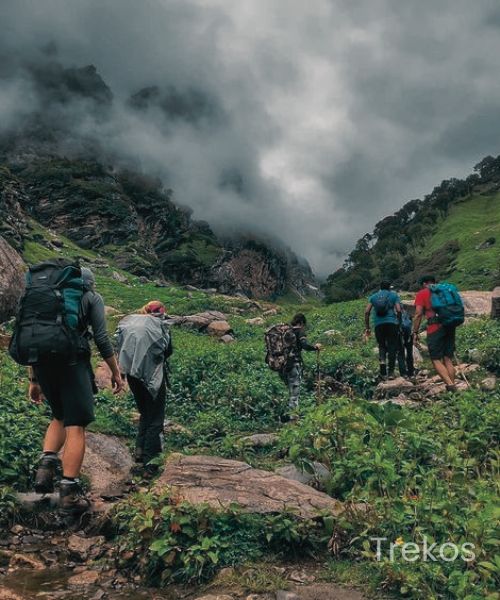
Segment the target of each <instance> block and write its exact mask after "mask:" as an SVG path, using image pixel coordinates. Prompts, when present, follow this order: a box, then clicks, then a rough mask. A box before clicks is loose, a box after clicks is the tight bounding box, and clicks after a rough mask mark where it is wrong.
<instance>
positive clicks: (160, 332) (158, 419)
mask: <svg viewBox="0 0 500 600" xmlns="http://www.w3.org/2000/svg"><path fill="white" fill-rule="evenodd" d="M165 312H166V311H165V306H164V305H163V304H162V303H161V302H159V301H157V300H153V301H151V302H149V303H148V304H146V305H145V306H144V307H143V308H142V309H141V311H140V313H141V314H133V315H128V316H127V317H125V318H123V319H122V320H121V321H120V323H119V324H118V329H117V331H116V334H115V340H116V344H117V350H118V362H119V364H120V369H121V372H122V373H124V374H125V375H126V376H127V381H128V384H129V386H130V390H131V392H132V394H133V395H134V399H135V402H136V405H137V410H138V411H139V413H140V420H139V429H138V432H137V438H136V448H135V459H136V463H137V466H138V467H139V469H141V470H142V471H143V473H142V474H143V475H144V477H146V478H150V477H152V476H154V475H155V474H156V472H157V471H158V468H157V466H155V465H151V464H149V463H150V461H151V460H152V459H154V458H155V457H156V456H158V454H160V452H161V450H162V433H163V421H164V419H165V402H166V394H167V385H168V377H167V359H168V358H169V357H170V356H171V354H172V339H171V337H170V332H169V328H168V325H167V322H166V319H165V317H166V314H165Z"/></svg>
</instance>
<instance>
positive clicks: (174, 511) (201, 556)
mask: <svg viewBox="0 0 500 600" xmlns="http://www.w3.org/2000/svg"><path fill="white" fill-rule="evenodd" d="M113 520H114V522H115V524H116V527H117V533H118V534H120V538H119V539H120V542H119V543H120V546H119V547H118V552H119V555H118V560H119V561H120V563H121V564H120V566H122V567H127V568H129V569H132V570H133V571H136V572H138V573H140V574H145V575H146V578H147V580H148V581H149V582H151V583H154V584H161V585H166V584H168V583H170V582H174V581H193V580H198V581H200V580H204V579H208V578H210V577H211V576H213V575H214V573H215V572H216V570H217V569H219V568H222V567H224V566H236V565H239V564H243V563H246V562H249V561H252V560H257V559H260V558H262V557H263V556H265V555H269V554H271V555H276V556H294V554H295V553H300V554H303V553H304V552H306V553H307V552H310V551H312V550H313V549H315V548H323V550H324V548H325V539H324V530H323V528H322V526H321V525H320V524H317V523H316V524H315V523H313V522H306V521H299V520H297V519H296V518H295V517H294V516H293V515H289V514H286V513H283V514H280V515H258V514H247V513H243V512H241V511H240V510H238V508H237V507H236V506H235V507H233V508H231V509H228V510H225V511H224V512H222V511H216V510H214V509H213V508H210V507H209V506H207V505H200V506H192V505H189V504H186V503H181V504H175V503H172V500H171V499H170V498H169V497H168V496H167V495H164V496H154V495H151V494H143V495H137V496H135V497H131V498H129V499H128V500H126V501H125V502H122V503H120V504H119V505H118V507H117V508H116V509H115V511H114V514H113ZM130 550H132V551H133V556H131V555H130V554H125V556H127V557H128V558H127V559H125V560H124V559H121V560H120V555H123V554H124V553H125V552H127V551H130Z"/></svg>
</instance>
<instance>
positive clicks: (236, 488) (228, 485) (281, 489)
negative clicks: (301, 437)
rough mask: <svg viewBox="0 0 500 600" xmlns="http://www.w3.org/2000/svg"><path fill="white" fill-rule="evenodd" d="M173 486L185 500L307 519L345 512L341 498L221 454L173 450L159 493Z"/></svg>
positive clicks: (157, 484) (162, 477)
mask: <svg viewBox="0 0 500 600" xmlns="http://www.w3.org/2000/svg"><path fill="white" fill-rule="evenodd" d="M167 489H169V490H170V491H171V493H172V494H173V495H174V496H176V497H177V498H178V499H179V500H184V501H186V502H189V503H191V504H202V503H208V504H209V505H211V506H213V507H214V508H216V509H224V508H228V507H229V506H230V505H231V504H233V503H236V504H238V505H239V506H240V508H241V509H242V510H244V511H245V512H253V513H261V514H266V513H280V512H283V511H290V512H293V513H295V514H296V515H297V516H298V517H300V518H303V519H313V518H316V517H318V516H319V515H320V513H324V512H326V513H329V514H334V515H338V514H340V513H341V512H342V511H343V505H342V503H341V502H339V501H338V500H335V499H333V498H331V497H329V496H327V495H326V494H323V493H321V492H318V491H316V490H314V489H312V488H311V487H309V486H306V485H304V484H302V483H299V482H297V481H291V480H288V479H285V478H284V477H281V476H280V475H277V474H276V473H271V472H269V471H263V470H261V469H253V468H252V467H250V466H249V465H248V464H246V463H244V462H239V461H236V460H228V459H224V458H220V457H217V456H184V455H181V454H172V455H171V456H170V457H169V458H168V459H167V462H166V464H165V470H164V471H163V473H162V475H161V476H160V478H159V479H158V480H157V482H156V483H155V485H154V488H153V491H154V492H156V493H161V492H163V491H165V490H167Z"/></svg>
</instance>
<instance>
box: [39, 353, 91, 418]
mask: <svg viewBox="0 0 500 600" xmlns="http://www.w3.org/2000/svg"><path fill="white" fill-rule="evenodd" d="M34 372H35V375H36V378H37V379H38V382H39V384H40V387H41V388H42V392H43V395H44V396H45V397H46V398H47V401H48V403H49V404H50V408H51V409H52V416H53V417H54V419H57V420H58V421H63V423H64V426H65V427H70V426H72V425H78V426H80V427H86V426H87V425H88V424H89V423H91V422H92V421H93V420H94V390H95V383H94V374H93V372H92V367H91V365H90V362H89V360H88V359H86V358H85V359H82V360H79V361H78V362H77V363H76V364H74V365H68V364H64V363H63V364H56V363H47V364H40V365H37V366H36V367H34Z"/></svg>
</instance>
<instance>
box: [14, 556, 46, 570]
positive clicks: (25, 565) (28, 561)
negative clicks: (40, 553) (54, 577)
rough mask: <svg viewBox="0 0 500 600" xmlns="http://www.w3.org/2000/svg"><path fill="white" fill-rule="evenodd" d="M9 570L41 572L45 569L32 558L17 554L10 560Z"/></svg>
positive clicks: (39, 561)
mask: <svg viewBox="0 0 500 600" xmlns="http://www.w3.org/2000/svg"><path fill="white" fill-rule="evenodd" d="M9 569H11V570H12V569H35V570H36V571H41V570H42V569H45V565H44V564H43V562H42V561H41V560H38V559H37V558H35V557H34V556H30V555H28V554H21V553H17V554H14V555H13V556H12V558H11V559H10V563H9Z"/></svg>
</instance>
